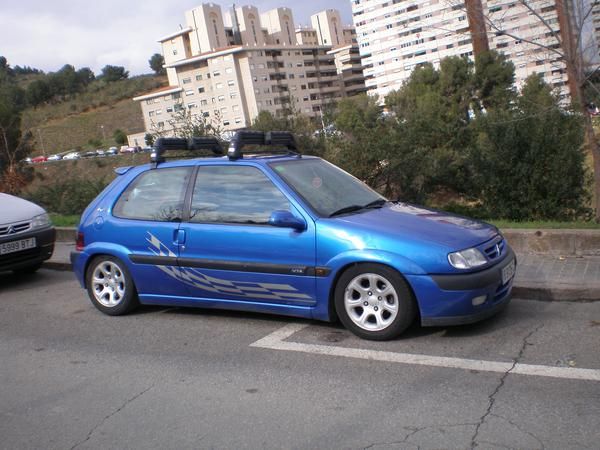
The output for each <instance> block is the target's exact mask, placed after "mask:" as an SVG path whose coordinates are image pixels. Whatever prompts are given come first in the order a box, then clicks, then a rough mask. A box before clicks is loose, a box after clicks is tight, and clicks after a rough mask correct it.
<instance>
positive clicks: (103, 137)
mask: <svg viewBox="0 0 600 450" xmlns="http://www.w3.org/2000/svg"><path fill="white" fill-rule="evenodd" d="M100 129H101V130H102V145H104V142H105V141H106V133H104V125H100Z"/></svg>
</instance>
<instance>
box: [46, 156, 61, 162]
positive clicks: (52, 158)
mask: <svg viewBox="0 0 600 450" xmlns="http://www.w3.org/2000/svg"><path fill="white" fill-rule="evenodd" d="M61 159H62V156H60V155H50V156H48V161H60V160H61Z"/></svg>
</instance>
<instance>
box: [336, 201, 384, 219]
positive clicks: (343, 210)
mask: <svg viewBox="0 0 600 450" xmlns="http://www.w3.org/2000/svg"><path fill="white" fill-rule="evenodd" d="M386 203H387V200H385V199H383V198H378V199H377V200H374V201H372V202H369V203H367V204H366V205H350V206H345V207H343V208H341V209H338V210H337V211H334V212H332V213H331V214H329V217H335V216H339V215H340V214H347V213H351V212H355V211H360V210H361V209H371V208H381V207H382V206H383V205H385V204H386Z"/></svg>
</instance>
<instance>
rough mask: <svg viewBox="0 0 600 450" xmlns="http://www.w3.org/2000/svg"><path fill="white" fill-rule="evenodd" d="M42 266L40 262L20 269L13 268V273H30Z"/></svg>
mask: <svg viewBox="0 0 600 450" xmlns="http://www.w3.org/2000/svg"><path fill="white" fill-rule="evenodd" d="M41 267H42V263H39V264H34V265H32V266H28V267H23V268H21V269H17V270H13V273H14V274H15V275H32V274H34V273H36V272H37V271H38V270H40V268H41Z"/></svg>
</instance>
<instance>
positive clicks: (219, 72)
mask: <svg viewBox="0 0 600 450" xmlns="http://www.w3.org/2000/svg"><path fill="white" fill-rule="evenodd" d="M219 75H221V71H220V70H215V71H213V77H218V76H219Z"/></svg>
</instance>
